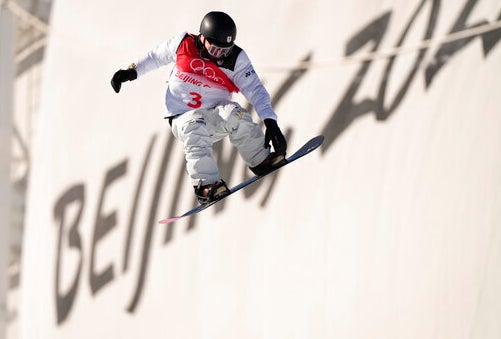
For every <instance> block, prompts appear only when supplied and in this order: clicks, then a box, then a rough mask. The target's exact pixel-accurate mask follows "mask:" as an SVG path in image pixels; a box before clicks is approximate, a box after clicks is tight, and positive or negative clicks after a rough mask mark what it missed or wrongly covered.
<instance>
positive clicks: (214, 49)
mask: <svg viewBox="0 0 501 339" xmlns="http://www.w3.org/2000/svg"><path fill="white" fill-rule="evenodd" d="M204 39H205V38H204ZM195 43H196V46H197V49H198V51H199V53H200V56H201V57H202V58H204V59H209V60H211V61H214V62H216V63H222V61H223V59H224V58H225V57H226V56H228V55H229V54H230V52H231V49H232V48H233V45H232V46H227V47H220V46H217V45H216V44H215V43H212V42H210V41H209V43H210V44H211V46H210V48H209V50H207V48H206V47H205V40H204V41H203V42H202V41H200V35H199V36H198V37H197V39H196V41H195Z"/></svg>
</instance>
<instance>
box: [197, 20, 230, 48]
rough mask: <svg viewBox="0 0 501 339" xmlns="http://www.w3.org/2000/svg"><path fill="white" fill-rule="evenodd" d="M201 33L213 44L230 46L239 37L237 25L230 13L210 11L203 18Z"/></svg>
mask: <svg viewBox="0 0 501 339" xmlns="http://www.w3.org/2000/svg"><path fill="white" fill-rule="evenodd" d="M200 33H201V34H203V36H204V37H205V38H206V39H207V40H209V42H211V43H213V44H216V45H218V46H221V47H230V46H233V44H234V41H235V38H236V37H237V27H236V26H235V22H234V21H233V19H232V18H231V17H230V16H229V15H228V14H226V13H223V12H209V13H207V14H206V15H205V16H204V18H203V19H202V23H201V24H200Z"/></svg>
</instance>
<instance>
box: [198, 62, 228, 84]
mask: <svg viewBox="0 0 501 339" xmlns="http://www.w3.org/2000/svg"><path fill="white" fill-rule="evenodd" d="M190 67H191V69H192V70H193V72H195V73H196V74H201V75H203V76H204V77H206V78H209V79H211V80H212V81H214V82H217V83H219V84H222V85H224V80H223V79H222V78H220V77H218V76H217V74H216V70H214V69H213V68H212V67H208V66H207V67H206V65H205V61H204V60H202V59H193V60H191V62H190Z"/></svg>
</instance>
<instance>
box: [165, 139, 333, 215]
mask: <svg viewBox="0 0 501 339" xmlns="http://www.w3.org/2000/svg"><path fill="white" fill-rule="evenodd" d="M323 142H324V136H323V135H319V136H316V137H314V138H313V139H311V140H309V141H308V142H307V143H305V144H304V145H303V146H302V147H301V148H300V149H298V150H297V151H296V152H295V153H294V154H292V155H291V156H290V157H288V158H286V161H285V163H284V164H283V165H281V166H278V167H275V168H273V169H272V170H271V171H269V172H267V173H265V174H263V175H255V176H253V177H251V178H249V179H247V180H245V181H243V182H241V183H240V184H238V185H236V186H234V187H232V188H230V193H229V194H227V195H225V196H223V197H222V198H220V199H217V200H214V201H211V202H209V203H207V204H203V205H198V206H196V207H194V208H193V209H191V210H189V211H188V212H186V213H184V214H182V215H179V216H176V217H171V218H167V219H162V220H160V221H159V223H160V224H170V223H172V222H174V221H176V220H179V219H182V218H185V217H188V216H190V215H193V214H196V213H199V212H202V211H203V210H205V209H207V208H209V207H211V206H212V205H214V204H216V203H218V202H219V201H221V200H223V199H226V198H227V197H229V196H230V195H232V194H233V193H236V192H238V191H240V190H241V189H242V188H244V187H246V186H249V185H250V184H252V183H254V182H256V181H258V180H260V179H262V178H264V177H265V176H267V175H269V174H271V173H273V172H275V171H278V170H279V169H280V168H282V167H284V166H287V165H289V164H291V163H292V162H294V161H296V160H297V159H299V158H301V157H303V156H305V155H307V154H308V153H311V152H313V151H314V150H316V149H317V148H318V147H319V146H320V145H322V143H323Z"/></svg>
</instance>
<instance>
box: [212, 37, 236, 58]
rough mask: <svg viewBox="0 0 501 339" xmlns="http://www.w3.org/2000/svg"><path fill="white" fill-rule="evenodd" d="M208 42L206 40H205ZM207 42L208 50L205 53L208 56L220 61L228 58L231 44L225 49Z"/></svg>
mask: <svg viewBox="0 0 501 339" xmlns="http://www.w3.org/2000/svg"><path fill="white" fill-rule="evenodd" d="M207 40H208V39H207ZM208 41H209V44H210V46H209V48H207V52H208V53H209V55H210V56H211V57H213V58H215V59H221V58H223V57H226V56H228V54H230V52H231V49H232V48H233V44H231V45H230V46H226V47H222V46H218V45H216V44H215V43H213V42H211V41H210V40H208Z"/></svg>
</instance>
